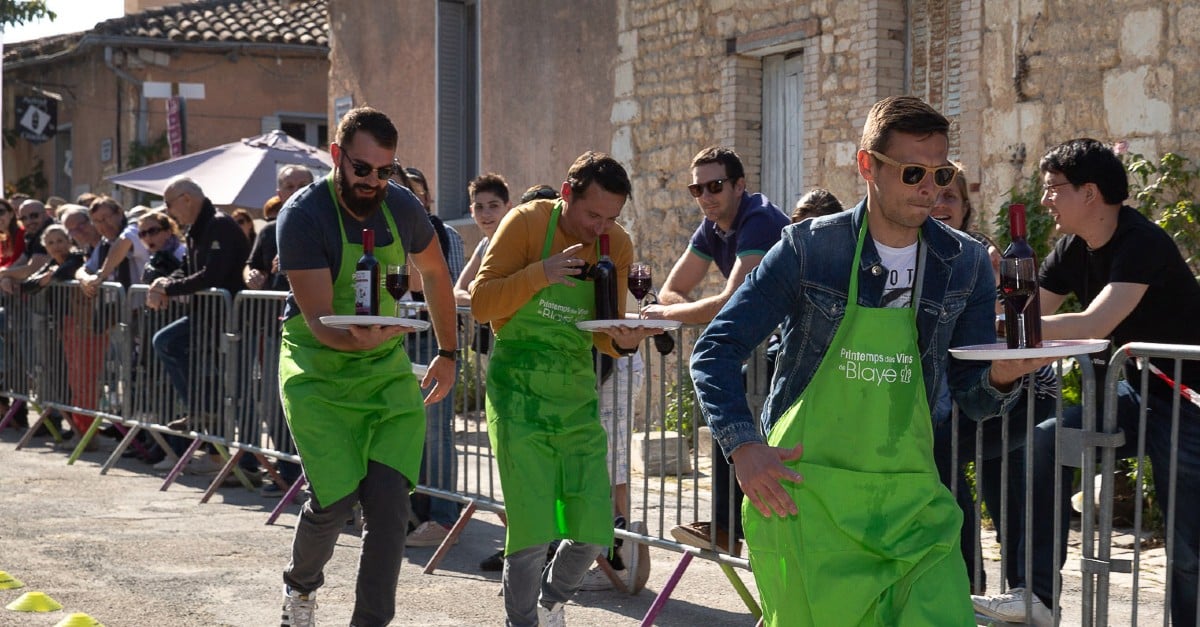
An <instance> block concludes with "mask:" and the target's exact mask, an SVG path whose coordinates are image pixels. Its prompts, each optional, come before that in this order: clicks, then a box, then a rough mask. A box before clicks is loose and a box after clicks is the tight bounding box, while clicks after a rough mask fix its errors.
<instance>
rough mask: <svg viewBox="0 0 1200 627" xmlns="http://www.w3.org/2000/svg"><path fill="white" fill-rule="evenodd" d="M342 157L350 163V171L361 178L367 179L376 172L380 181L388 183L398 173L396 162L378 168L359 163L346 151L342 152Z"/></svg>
mask: <svg viewBox="0 0 1200 627" xmlns="http://www.w3.org/2000/svg"><path fill="white" fill-rule="evenodd" d="M342 156H343V157H345V158H346V160H347V161H349V162H350V169H351V170H353V171H354V176H357V177H360V178H363V177H366V176H367V175H368V174H370V173H371V172H374V173H375V176H376V177H378V178H379V180H381V181H386V180H388V179H390V178H392V175H393V174H395V173H396V168H397V167H398V166H397V165H396V162H395V161H393V162H391V163H389V164H388V165H385V166H380V167H378V168H377V167H375V166H373V165H371V164H369V163H359V162H358V161H356V160H354V159H353V158H351V157H350V155H348V154H346V151H345V150H342Z"/></svg>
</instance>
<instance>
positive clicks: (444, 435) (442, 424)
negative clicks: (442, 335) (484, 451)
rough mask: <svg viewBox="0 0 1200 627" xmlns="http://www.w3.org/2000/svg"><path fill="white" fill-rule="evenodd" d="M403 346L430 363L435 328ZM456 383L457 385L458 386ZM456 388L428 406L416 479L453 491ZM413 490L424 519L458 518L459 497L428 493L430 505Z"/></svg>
mask: <svg viewBox="0 0 1200 627" xmlns="http://www.w3.org/2000/svg"><path fill="white" fill-rule="evenodd" d="M404 347H405V349H406V350H407V351H408V357H409V359H410V360H412V362H413V363H418V364H428V363H429V362H431V361H433V358H434V357H436V356H437V338H436V337H435V336H434V334H433V331H432V330H431V331H427V332H423V333H418V334H415V335H411V336H409V337H407V338H405V341H404ZM456 387H457V386H456ZM454 389H455V388H450V393H449V394H447V395H446V397H445V398H444V399H442V400H440V401H438V402H437V403H434V404H433V405H428V406H426V407H425V452H424V455H423V456H422V461H421V473H420V477H419V478H418V480H417V482H418V483H419V484H421V485H424V486H427V487H431V488H438V489H440V490H446V491H447V492H454V491H455V490H456V489H457V488H458V473H457V470H458V459H457V450H456V449H455V448H454ZM421 496H423V495H418V494H414V495H413V497H414V504H413V506H414V512H415V513H416V514H417V517H418V518H420V519H421V520H422V522H424V521H425V520H432V521H434V522H436V523H438V524H439V525H442V526H443V527H450V526H452V525H454V523H455V521H457V520H458V510H459V504H458V502H457V501H449V500H446V499H441V498H436V497H428V498H429V504H428V507H427V508H426V506H425V505H424V503H422V502H421V501H423V500H424V499H423V498H418V497H421Z"/></svg>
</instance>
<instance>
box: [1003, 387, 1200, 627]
mask: <svg viewBox="0 0 1200 627" xmlns="http://www.w3.org/2000/svg"><path fill="white" fill-rule="evenodd" d="M1172 401H1173V399H1172V398H1170V397H1163V396H1161V395H1156V394H1153V393H1151V394H1150V395H1149V398H1148V402H1147V413H1146V442H1145V447H1146V452H1147V455H1148V456H1149V458H1150V463H1151V464H1152V465H1153V467H1154V490H1155V493H1156V494H1157V499H1158V504H1159V507H1160V508H1161V511H1162V512H1163V513H1164V515H1163V517H1164V519H1165V518H1166V512H1167V511H1168V508H1169V506H1170V505H1171V504H1172V503H1171V493H1170V488H1171V485H1170V479H1171V475H1170V468H1171V467H1170V461H1171V457H1170V455H1171V404H1172ZM1103 402H1104V401H1103V398H1102V397H1101V398H1100V408H1099V410H1098V411H1097V415H1096V420H1097V423H1098V424H1100V423H1101V421H1102V420H1103V415H1104V414H1103ZM1140 405H1141V399H1140V397H1139V395H1138V393H1137V391H1136V390H1134V388H1133V387H1131V386H1130V385H1129V384H1128V383H1126V382H1125V381H1122V382H1121V383H1120V384H1118V388H1117V409H1116V411H1117V428H1118V429H1120V430H1121V431H1123V432H1124V433H1125V444H1124V445H1123V446H1121V447H1120V448H1118V449H1117V451H1116V454H1117V458H1118V459H1119V458H1123V457H1134V456H1136V455H1137V450H1138V414H1139V408H1140ZM1060 424H1061V425H1062V426H1063V427H1069V428H1079V427H1080V426H1081V425H1082V410H1081V409H1080V408H1077V407H1076V408H1069V409H1066V410H1064V412H1063V416H1062V418H1061V419H1059V420H1055V419H1054V418H1050V419H1049V420H1046V421H1044V422H1042V423H1041V424H1039V425H1038V426H1037V428H1036V429H1034V437H1033V446H1034V452H1033V460H1034V463H1033V476H1034V479H1035V481H1036V483H1035V485H1034V486H1033V522H1034V529H1033V532H1032V542H1033V582H1032V586H1031V588H1032V589H1033V592H1034V594H1036V595H1037V596H1038V598H1040V599H1041V600H1042V601H1043V602H1045V603H1047V605H1049V603H1050V601H1051V600H1052V596H1053V592H1054V591H1053V590H1052V582H1053V575H1054V569H1056V568H1061V567H1062V564H1063V562H1064V561H1065V559H1066V556H1065V552H1064V555H1062V556H1059V557H1058V559H1057V562H1056V561H1055V558H1054V515H1053V512H1054V505H1055V503H1054V481H1053V477H1054V474H1053V473H1054V461H1053V460H1054V441H1055V433H1056V428H1057V426H1058V425H1060ZM1101 428H1102V427H1101ZM1177 450H1178V464H1179V465H1178V468H1177V470H1176V472H1177V481H1178V485H1177V486H1176V496H1177V497H1178V498H1176V499H1175V502H1174V506H1175V533H1174V537H1173V542H1174V546H1173V552H1174V555H1173V556H1172V555H1168V558H1173V564H1172V566H1171V618H1172V621H1173V622H1174V624H1176V625H1195V624H1196V585H1197V572H1196V571H1197V549H1198V547H1200V499H1197V498H1195V495H1196V494H1197V493H1198V492H1200V408H1197V407H1196V406H1195V405H1192V404H1191V403H1189V402H1188V401H1187V400H1185V399H1180V415H1179V445H1178V447H1177ZM1085 472H1087V469H1085ZM1072 474H1073V473H1072V472H1071V469H1070V468H1065V469H1063V477H1062V501H1061V502H1060V503H1059V506H1060V508H1061V519H1060V529H1059V541H1060V542H1061V543H1062V544H1061V546H1063V547H1065V546H1066V545H1067V532H1068V530H1069V528H1070V526H1069V522H1070V505H1069V504H1068V502H1067V501H1068V499H1069V498H1070V496H1071V477H1072ZM1085 498H1087V495H1085ZM1022 550H1024V549H1023V548H1022Z"/></svg>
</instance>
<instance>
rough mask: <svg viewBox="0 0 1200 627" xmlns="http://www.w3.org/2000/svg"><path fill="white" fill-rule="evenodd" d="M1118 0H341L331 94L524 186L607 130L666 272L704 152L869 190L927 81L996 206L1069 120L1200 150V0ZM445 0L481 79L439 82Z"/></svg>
mask: <svg viewBox="0 0 1200 627" xmlns="http://www.w3.org/2000/svg"><path fill="white" fill-rule="evenodd" d="M1101 4H1102V6H1101V7H1100V8H1099V9H1098V8H1097V6H1096V4H1095V3H1086V4H1085V3H1083V2H1078V1H1071V2H1055V3H1049V2H1045V1H1044V0H995V1H991V2H987V3H986V4H985V3H984V2H983V0H960V1H953V0H907V1H905V0H863V1H862V2H835V1H833V0H812V1H809V2H795V1H787V0H738V1H736V2H735V1H734V0H587V1H586V2H583V3H571V4H570V5H565V4H563V3H558V2H552V1H550V0H527V1H518V0H491V1H489V2H476V1H474V0H438V2H436V3H392V4H385V5H382V6H370V7H359V6H358V5H357V4H356V3H352V2H350V1H349V0H332V1H331V4H330V11H331V16H332V18H331V30H332V33H333V35H332V38H333V41H332V44H331V50H332V51H331V62H332V70H331V88H330V99H331V104H336V102H335V101H336V100H337V99H338V97H339V95H342V96H346V95H350V96H352V97H353V100H354V102H355V104H358V103H360V102H369V103H372V104H381V105H382V106H383V107H384V108H386V109H388V110H389V112H391V113H393V114H396V115H397V116H398V117H399V118H400V121H399V123H400V125H401V135H402V144H403V146H402V147H401V158H402V159H405V160H408V161H412V162H414V163H416V164H423V165H424V166H425V167H424V168H423V169H425V170H426V174H427V175H430V176H431V178H433V179H437V178H438V177H443V178H445V179H446V180H450V179H451V178H455V179H456V180H457V181H462V182H465V180H467V179H469V178H470V176H473V175H474V174H476V173H478V172H482V171H488V170H494V171H498V172H501V173H504V174H505V175H506V176H507V177H508V178H509V180H510V182H512V183H513V187H514V188H515V190H514V191H515V193H519V191H520V190H521V189H523V188H524V187H525V186H527V185H530V184H533V183H539V182H551V183H557V181H558V180H559V179H560V178H561V176H562V173H563V172H564V171H565V168H566V166H567V164H568V163H569V162H570V159H571V158H573V157H574V156H575V155H577V154H578V153H579V152H582V150H585V149H589V148H600V149H607V150H610V151H611V152H612V153H613V154H614V155H616V156H617V157H618V158H619V159H620V160H621V161H622V162H623V163H625V164H626V165H627V166H628V168H629V171H630V173H631V175H632V177H633V182H634V198H633V201H632V202H631V204H630V206H629V207H627V209H626V210H625V213H624V215H623V218H622V220H623V222H625V224H626V225H627V226H628V227H629V229H630V230H631V232H632V233H633V236H634V240H635V242H636V244H637V249H638V254H639V256H640V257H642V258H645V259H647V260H648V261H651V262H652V264H653V266H654V269H655V272H656V276H657V277H665V276H666V273H667V271H669V269H670V266H671V264H672V262H673V261H674V260H675V259H676V258H677V257H678V255H679V254H680V252H681V251H682V250H683V248H684V247H685V246H686V242H687V237H688V235H689V234H690V232H691V230H692V229H693V228H694V227H695V225H696V223H697V221H698V220H699V217H700V214H699V212H698V210H697V209H696V207H695V204H694V202H693V201H692V199H691V198H690V197H689V196H688V195H687V192H686V191H685V190H684V186H685V185H686V184H687V183H688V182H689V180H688V177H689V169H688V165H689V162H690V160H691V157H692V156H693V155H694V154H695V153H696V152H697V151H699V150H700V149H701V148H703V147H704V146H706V145H708V144H712V143H723V144H728V145H732V146H733V147H734V148H736V149H737V150H738V152H739V153H740V154H741V155H742V157H743V160H744V161H745V164H746V168H747V177H748V184H749V188H750V189H752V190H762V191H764V192H765V193H766V194H767V195H768V196H769V197H770V198H771V199H772V200H774V201H775V202H776V203H777V204H779V205H780V206H781V207H783V208H785V209H790V206H791V205H792V204H793V203H794V201H795V199H796V198H797V197H798V196H799V195H801V194H802V193H803V192H804V191H806V190H807V189H809V188H811V187H816V186H820V187H826V188H828V189H830V190H832V191H833V192H834V193H835V194H836V195H837V196H838V197H839V198H840V199H841V200H842V201H843V203H844V204H846V205H847V206H849V205H852V204H854V203H856V202H857V201H858V200H860V199H861V198H862V197H863V195H864V194H865V187H864V186H863V184H862V182H861V181H860V179H859V177H858V175H857V172H856V169H855V152H856V150H857V147H858V141H859V136H860V134H861V131H862V125H863V122H864V121H865V118H866V114H867V112H868V110H869V109H870V107H871V105H872V104H873V103H875V102H876V101H878V100H879V99H881V98H883V97H886V96H889V95H894V94H904V93H908V94H914V95H918V96H920V97H922V98H925V99H926V100H927V101H929V102H930V103H931V104H933V105H934V106H935V107H936V108H938V109H939V110H941V111H943V112H944V113H945V114H946V115H947V116H948V117H949V118H950V119H951V120H952V122H953V123H954V129H953V132H952V136H951V158H953V159H955V160H957V161H960V162H961V163H962V164H963V166H964V168H965V171H966V173H967V177H968V180H969V181H970V183H971V188H972V191H973V195H974V201H975V203H974V204H975V206H976V208H977V210H978V212H979V213H980V214H983V215H982V218H981V221H983V222H987V221H990V219H991V216H992V215H994V213H995V211H996V209H997V208H999V207H1000V206H1001V205H1002V204H1003V202H1004V200H1005V195H1006V193H1007V191H1008V190H1009V189H1010V188H1011V187H1012V186H1013V185H1014V183H1016V182H1019V181H1023V180H1025V179H1026V178H1027V177H1029V176H1030V175H1031V174H1033V173H1034V172H1035V170H1036V167H1037V160H1038V158H1039V157H1040V155H1041V154H1042V153H1043V152H1044V151H1045V150H1046V149H1047V148H1049V147H1050V146H1053V145H1054V144H1056V143H1058V142H1060V141H1063V140H1065V139H1068V138H1071V137H1077V136H1085V135H1086V136H1092V137H1096V138H1099V139H1102V140H1106V141H1116V140H1121V139H1124V140H1128V141H1129V143H1130V145H1131V148H1132V149H1133V150H1137V151H1140V152H1143V153H1146V154H1148V155H1155V156H1157V155H1160V154H1161V153H1162V152H1164V151H1168V150H1170V151H1177V152H1180V153H1182V154H1184V155H1187V156H1192V157H1193V158H1200V150H1198V149H1200V133H1198V127H1200V123H1198V122H1197V121H1196V120H1197V116H1196V115H1195V114H1196V113H1197V110H1198V108H1200V90H1197V89H1196V87H1198V86H1200V85H1197V83H1200V72H1197V70H1198V69H1200V68H1198V67H1197V66H1198V65H1200V54H1198V53H1200V50H1198V49H1197V48H1198V47H1200V44H1198V43H1197V42H1198V41H1200V40H1198V39H1197V38H1195V37H1189V36H1188V34H1190V33H1193V32H1196V30H1197V27H1200V7H1197V6H1194V3H1177V2H1171V3H1163V2H1156V1H1142V0H1111V1H1109V2H1104V3H1101ZM448 9H455V10H458V9H461V12H462V13H463V14H464V15H466V17H467V19H468V20H469V21H471V24H470V25H469V28H468V29H467V31H466V37H467V38H468V40H469V41H467V42H466V44H464V45H463V47H462V48H461V51H462V54H465V55H468V56H471V55H474V56H473V58H474V59H475V60H476V62H475V65H474V67H471V68H467V71H468V72H470V74H469V79H470V80H468V81H467V82H468V83H471V81H474V83H473V84H474V85H475V88H474V89H473V90H470V93H469V94H468V98H466V99H463V98H459V99H458V100H455V99H453V97H452V95H451V94H446V93H444V92H442V91H441V90H442V89H443V88H444V86H445V84H446V80H447V77H446V76H445V70H446V68H447V67H449V66H447V65H446V63H445V61H446V60H447V59H448V58H451V57H447V56H446V54H447V52H446V48H445V44H446V42H447V41H449V39H448V36H447V33H446V32H445V29H444V27H445V25H446V24H447V23H448V22H446V18H447V15H448V14H447V13H446V11H447V10H448ZM1097 15H1104V16H1111V17H1108V18H1107V19H1097V17H1096V16H1097ZM457 32H459V33H462V32H463V31H457ZM471 41H473V42H474V47H472V45H471ZM456 45H457V44H456ZM379 57H387V58H392V59H397V58H398V59H401V61H398V62H392V63H390V64H389V65H388V70H387V72H385V73H383V75H385V76H386V79H384V78H381V74H380V73H379V72H378V71H376V70H372V69H371V66H370V64H369V63H368V61H369V60H370V59H371V58H379ZM451 78H452V77H451ZM456 103H457V104H462V105H463V106H464V107H466V108H469V107H475V108H476V109H475V111H476V112H475V113H474V114H473V115H472V116H469V117H468V119H466V120H465V122H463V120H462V118H457V123H459V125H460V128H459V131H460V132H461V133H465V134H466V135H468V136H469V137H468V138H467V140H468V141H467V143H468V144H470V146H472V148H470V149H469V150H468V151H467V156H466V159H465V160H464V163H460V164H458V165H456V166H455V167H457V168H459V169H460V171H458V172H455V173H454V174H453V177H452V176H451V175H450V170H444V169H443V165H445V161H444V159H445V157H446V155H447V154H448V153H447V151H445V150H443V149H442V140H443V139H444V138H443V135H444V134H445V131H446V129H448V128H450V125H453V124H455V123H456V118H454V117H453V116H449V117H448V116H447V114H448V112H449V113H456V112H458V111H459V109H458V107H457V104H456ZM460 150H461V147H460ZM472 151H473V152H472ZM459 185H460V184H459V183H457V182H456V183H455V184H454V185H452V186H450V187H448V188H445V190H446V191H444V192H443V196H444V195H445V194H446V193H454V194H460V192H457V191H454V190H457V189H458V187H459ZM435 187H441V185H439V184H437V183H435ZM453 202H455V203H459V206H461V203H462V202H463V200H462V196H461V195H458V196H457V198H456V199H455V200H453ZM447 209H449V211H450V214H451V216H450V217H454V215H462V211H461V208H456V207H450V208H447V207H443V208H442V211H443V212H445V211H447ZM456 212H457V213H456ZM984 228H985V229H986V228H988V227H987V226H985V227H984ZM660 280H661V279H660ZM718 284H719V281H716V280H714V281H713V283H712V284H711V286H710V287H715V286H716V285H718Z"/></svg>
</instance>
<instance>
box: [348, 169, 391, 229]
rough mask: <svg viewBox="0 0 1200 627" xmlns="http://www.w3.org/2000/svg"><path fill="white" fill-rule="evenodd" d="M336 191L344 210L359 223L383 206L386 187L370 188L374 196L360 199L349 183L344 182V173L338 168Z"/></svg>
mask: <svg viewBox="0 0 1200 627" xmlns="http://www.w3.org/2000/svg"><path fill="white" fill-rule="evenodd" d="M337 184H338V191H339V192H340V194H341V197H342V204H344V205H345V207H346V210H347V211H349V212H350V213H351V215H353V216H354V217H355V218H358V220H359V221H360V222H361V221H363V220H366V219H367V218H369V217H371V215H372V214H374V213H375V212H376V211H379V208H380V206H382V205H383V199H384V198H386V197H387V185H386V184H385V185H384V187H383V189H378V188H372V189H374V190H375V194H374V195H372V196H371V197H369V198H360V197H358V196H357V195H355V193H354V192H355V190H354V188H353V187H351V185H350V182H349V181H347V180H346V173H345V172H344V171H343V170H342V169H341V168H338V170H337Z"/></svg>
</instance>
